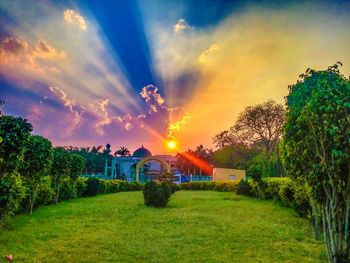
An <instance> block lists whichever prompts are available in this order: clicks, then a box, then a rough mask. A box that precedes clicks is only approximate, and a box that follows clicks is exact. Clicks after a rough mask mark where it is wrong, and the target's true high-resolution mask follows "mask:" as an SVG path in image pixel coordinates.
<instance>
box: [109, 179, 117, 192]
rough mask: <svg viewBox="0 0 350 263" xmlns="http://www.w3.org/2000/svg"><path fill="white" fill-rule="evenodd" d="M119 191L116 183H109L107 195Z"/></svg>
mask: <svg viewBox="0 0 350 263" xmlns="http://www.w3.org/2000/svg"><path fill="white" fill-rule="evenodd" d="M118 191H119V183H118V182H117V181H110V182H109V193H117V192H118Z"/></svg>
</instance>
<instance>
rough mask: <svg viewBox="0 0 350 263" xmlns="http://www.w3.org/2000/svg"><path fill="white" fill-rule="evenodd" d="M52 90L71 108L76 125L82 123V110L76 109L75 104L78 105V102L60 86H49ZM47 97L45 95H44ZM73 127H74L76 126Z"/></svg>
mask: <svg viewBox="0 0 350 263" xmlns="http://www.w3.org/2000/svg"><path fill="white" fill-rule="evenodd" d="M49 89H50V91H51V92H52V93H53V94H54V95H55V96H56V97H57V98H58V99H59V100H60V101H61V102H62V103H63V105H64V106H65V107H67V108H68V109H69V111H70V112H71V113H72V114H73V116H74V119H73V120H74V121H73V124H74V127H75V126H76V125H77V124H79V123H80V121H81V115H82V112H79V111H78V110H76V109H74V106H76V102H75V100H74V99H72V98H69V97H68V95H67V93H65V92H64V91H63V90H62V89H60V88H59V87H52V86H50V87H49ZM44 99H45V97H44ZM74 127H73V128H74Z"/></svg>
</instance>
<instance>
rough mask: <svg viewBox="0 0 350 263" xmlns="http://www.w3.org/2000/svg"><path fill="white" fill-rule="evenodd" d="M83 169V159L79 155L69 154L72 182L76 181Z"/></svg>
mask: <svg viewBox="0 0 350 263" xmlns="http://www.w3.org/2000/svg"><path fill="white" fill-rule="evenodd" d="M84 168H85V158H84V157H82V156H80V155H79V154H75V153H72V154H71V163H70V178H71V179H72V180H76V179H78V177H79V176H80V175H81V174H82V172H83V170H84Z"/></svg>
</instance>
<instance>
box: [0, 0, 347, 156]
mask: <svg viewBox="0 0 350 263" xmlns="http://www.w3.org/2000/svg"><path fill="white" fill-rule="evenodd" d="M261 2H264V3H261ZM349 13H350V2H349V1H348V2H347V1H271V2H270V3H268V2H267V1H211V0H202V1H196V0H192V1H184V0H176V1H170V0H168V1H162V0H159V1H158V0H152V1H147V0H142V1H141V0H140V1H128V0H125V1H123V0H119V1H109V0H101V1H44V0H38V1H24V0H23V1H16V0H14V1H13V0H12V1H8V0H2V1H1V2H0V98H1V99H3V100H5V101H6V102H5V105H4V106H3V108H2V110H3V112H4V114H7V115H13V116H21V117H23V118H26V119H28V120H29V122H31V123H32V124H33V126H34V130H33V133H34V134H39V135H42V136H44V137H46V138H48V139H49V140H51V141H52V142H53V144H54V145H55V146H64V145H73V146H92V145H105V144H107V143H110V144H111V146H112V149H113V150H117V149H118V148H119V147H120V146H126V147H128V148H129V149H130V150H135V149H136V148H138V147H139V146H141V145H144V146H145V147H147V148H148V149H150V150H151V151H152V152H153V153H167V152H169V150H168V149H167V148H166V144H165V141H166V140H168V139H174V140H175V141H177V143H178V147H179V148H178V150H179V149H182V150H186V149H187V148H192V149H193V148H195V147H196V146H198V145H200V144H203V145H204V146H205V147H208V148H212V147H213V145H212V138H213V137H214V136H215V135H216V134H218V133H219V132H220V131H223V130H226V129H228V128H229V127H230V126H232V125H233V123H234V121H235V119H236V118H237V116H238V114H239V113H240V112H242V111H243V110H244V108H245V107H247V106H250V105H254V104H257V103H262V102H265V101H266V100H268V99H273V100H275V101H277V102H279V103H284V97H285V96H286V95H287V93H288V85H290V84H293V83H295V82H296V80H297V79H298V76H299V75H300V74H301V73H303V72H304V71H305V70H306V69H307V68H313V69H325V68H327V67H328V66H330V65H333V64H335V63H336V62H337V61H341V62H342V63H343V64H344V66H343V67H342V69H341V72H342V73H343V74H344V75H346V76H349V75H350V16H349Z"/></svg>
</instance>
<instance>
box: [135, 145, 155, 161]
mask: <svg viewBox="0 0 350 263" xmlns="http://www.w3.org/2000/svg"><path fill="white" fill-rule="evenodd" d="M149 156H152V153H151V152H150V151H149V150H147V149H146V148H145V147H143V145H142V146H141V148H138V149H137V150H136V151H134V153H133V154H132V157H141V158H144V157H149Z"/></svg>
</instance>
